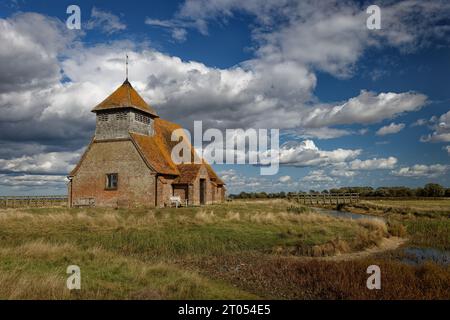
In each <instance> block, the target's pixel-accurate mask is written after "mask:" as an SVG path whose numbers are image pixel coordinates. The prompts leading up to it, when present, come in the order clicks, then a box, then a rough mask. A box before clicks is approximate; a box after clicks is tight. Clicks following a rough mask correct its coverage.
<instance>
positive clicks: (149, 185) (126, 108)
mask: <svg viewBox="0 0 450 320" xmlns="http://www.w3.org/2000/svg"><path fill="white" fill-rule="evenodd" d="M92 112H94V113H95V114H96V117H97V120H96V130H95V135H94V137H93V138H92V141H91V143H90V144H89V146H88V147H87V149H86V151H85V153H84V154H83V156H82V157H81V159H80V161H79V163H78V164H77V166H76V167H75V168H74V169H73V171H72V172H71V173H70V174H69V176H68V178H69V184H68V194H69V204H70V206H71V207H79V206H95V207H164V206H168V205H170V197H171V196H178V197H180V198H181V203H182V204H187V205H203V204H211V203H216V202H221V201H223V200H224V197H225V186H224V185H225V184H224V182H223V181H222V180H221V179H220V178H219V177H218V176H217V174H216V173H215V172H214V170H213V169H212V167H211V166H210V165H209V164H208V163H207V162H206V161H204V160H203V161H201V163H199V164H195V163H189V164H175V163H174V161H173V160H172V158H171V152H172V148H173V147H174V146H175V145H176V144H178V141H171V136H172V132H173V131H174V130H176V129H180V128H181V127H180V126H179V125H177V124H175V123H172V122H169V121H167V120H163V119H161V118H160V117H159V116H158V115H157V113H156V112H155V110H154V109H153V108H152V107H151V106H149V105H148V104H147V103H146V102H145V101H144V100H143V99H142V98H141V96H140V95H139V94H138V93H137V92H136V90H135V89H134V88H133V87H132V85H131V84H130V82H129V81H128V79H127V80H125V82H124V83H123V84H122V85H121V86H120V87H119V88H118V89H117V90H116V91H114V92H113V93H112V94H111V95H110V96H109V97H107V98H106V99H105V100H104V101H103V102H101V103H100V104H99V105H97V106H96V107H95V108H94V109H93V110H92ZM189 147H191V146H190V144H189ZM191 148H192V147H191ZM194 152H195V151H194V150H193V148H192V153H194Z"/></svg>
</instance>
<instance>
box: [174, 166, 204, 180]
mask: <svg viewBox="0 0 450 320" xmlns="http://www.w3.org/2000/svg"><path fill="white" fill-rule="evenodd" d="M200 167H201V164H179V165H178V171H180V176H179V177H178V178H177V179H175V181H174V183H180V184H189V183H193V182H194V180H195V179H196V178H197V176H198V172H199V170H200Z"/></svg>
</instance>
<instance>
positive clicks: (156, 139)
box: [130, 133, 180, 175]
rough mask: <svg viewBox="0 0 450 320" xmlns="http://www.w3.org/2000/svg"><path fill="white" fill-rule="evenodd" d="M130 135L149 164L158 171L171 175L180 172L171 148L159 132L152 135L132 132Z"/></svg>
mask: <svg viewBox="0 0 450 320" xmlns="http://www.w3.org/2000/svg"><path fill="white" fill-rule="evenodd" d="M130 136H131V139H132V140H133V142H134V143H135V145H136V146H137V148H138V150H139V151H140V153H141V154H142V156H143V157H144V159H145V160H146V161H147V163H148V165H150V167H152V168H153V169H154V170H155V171H156V172H158V173H162V174H170V175H179V174H180V172H179V171H178V168H177V166H176V165H175V164H174V163H173V161H172V159H171V157H170V149H167V147H166V145H165V143H164V142H163V141H162V139H161V137H160V136H159V135H158V134H155V135H154V136H151V137H150V136H146V135H141V134H137V133H130Z"/></svg>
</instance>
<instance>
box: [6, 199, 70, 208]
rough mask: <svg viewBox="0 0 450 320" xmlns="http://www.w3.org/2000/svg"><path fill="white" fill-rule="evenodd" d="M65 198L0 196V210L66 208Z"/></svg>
mask: <svg viewBox="0 0 450 320" xmlns="http://www.w3.org/2000/svg"><path fill="white" fill-rule="evenodd" d="M67 203H68V198H67V196H6V197H5V196H0V208H3V209H5V208H42V207H66V206H67Z"/></svg>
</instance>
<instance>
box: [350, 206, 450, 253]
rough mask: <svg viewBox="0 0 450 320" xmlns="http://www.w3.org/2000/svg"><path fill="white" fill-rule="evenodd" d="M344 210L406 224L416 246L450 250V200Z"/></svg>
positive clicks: (357, 207)
mask: <svg viewBox="0 0 450 320" xmlns="http://www.w3.org/2000/svg"><path fill="white" fill-rule="evenodd" d="M342 210H347V211H351V212H355V213H366V214H371V215H379V216H382V217H385V218H387V219H388V222H391V223H396V224H402V225H404V226H405V227H406V231H407V233H408V235H409V238H410V243H411V244H412V245H416V246H423V247H431V248H438V249H441V250H450V199H443V200H372V201H361V202H360V203H358V204H354V205H346V206H344V207H343V208H342Z"/></svg>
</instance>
